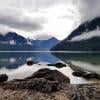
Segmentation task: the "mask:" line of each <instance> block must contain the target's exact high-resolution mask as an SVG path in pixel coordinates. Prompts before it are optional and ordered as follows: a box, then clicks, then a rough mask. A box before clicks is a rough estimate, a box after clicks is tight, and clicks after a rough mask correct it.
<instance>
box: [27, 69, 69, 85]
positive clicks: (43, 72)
mask: <svg viewBox="0 0 100 100" xmlns="http://www.w3.org/2000/svg"><path fill="white" fill-rule="evenodd" d="M33 78H45V79H47V80H50V81H59V82H66V83H70V79H69V78H68V77H67V76H65V75H64V74H62V73H61V72H59V71H57V70H50V69H48V68H44V69H40V70H38V71H37V72H35V73H33V74H32V75H31V76H29V77H27V78H26V79H33Z"/></svg>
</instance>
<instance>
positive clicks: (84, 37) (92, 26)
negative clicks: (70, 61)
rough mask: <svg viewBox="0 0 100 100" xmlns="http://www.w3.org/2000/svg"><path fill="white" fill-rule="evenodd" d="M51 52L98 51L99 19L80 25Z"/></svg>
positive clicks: (99, 38)
mask: <svg viewBox="0 0 100 100" xmlns="http://www.w3.org/2000/svg"><path fill="white" fill-rule="evenodd" d="M51 50H53V51H100V17H98V18H94V19H93V20H91V21H87V22H85V23H82V24H81V25H79V27H77V28H76V29H75V30H74V31H73V32H72V33H71V34H70V35H69V36H68V37H67V38H66V39H64V40H63V41H61V42H60V43H59V44H57V45H56V46H55V47H53V48H52V49H51Z"/></svg>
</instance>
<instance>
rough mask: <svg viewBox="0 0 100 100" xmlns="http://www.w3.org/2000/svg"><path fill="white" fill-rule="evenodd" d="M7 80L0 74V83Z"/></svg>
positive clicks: (4, 75) (5, 76)
mask: <svg viewBox="0 0 100 100" xmlns="http://www.w3.org/2000/svg"><path fill="white" fill-rule="evenodd" d="M7 80H8V76H7V75H6V74H0V83H1V82H5V81H7Z"/></svg>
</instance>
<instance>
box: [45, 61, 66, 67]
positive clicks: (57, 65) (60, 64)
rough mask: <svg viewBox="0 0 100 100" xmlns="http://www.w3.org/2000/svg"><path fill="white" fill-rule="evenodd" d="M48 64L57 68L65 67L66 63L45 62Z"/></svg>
mask: <svg viewBox="0 0 100 100" xmlns="http://www.w3.org/2000/svg"><path fill="white" fill-rule="evenodd" d="M47 65H48V66H56V67H57V68H62V67H66V64H64V63H61V62H58V63H56V64H47Z"/></svg>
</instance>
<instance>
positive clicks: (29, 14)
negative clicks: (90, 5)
mask: <svg viewBox="0 0 100 100" xmlns="http://www.w3.org/2000/svg"><path fill="white" fill-rule="evenodd" d="M72 1H73V0H70V1H69V0H1V2H0V26H2V27H4V28H3V29H5V30H6V31H7V30H9V31H10V30H11V31H15V32H18V33H19V34H20V35H23V36H25V37H34V36H36V35H45V34H48V35H50V36H55V37H57V38H59V39H63V38H65V37H66V36H68V35H69V33H70V32H71V31H72V29H73V27H74V26H75V27H76V26H77V25H76V23H79V18H78V17H79V16H78V11H77V9H76V6H75V5H74V4H73V2H72ZM0 32H2V29H0Z"/></svg>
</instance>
